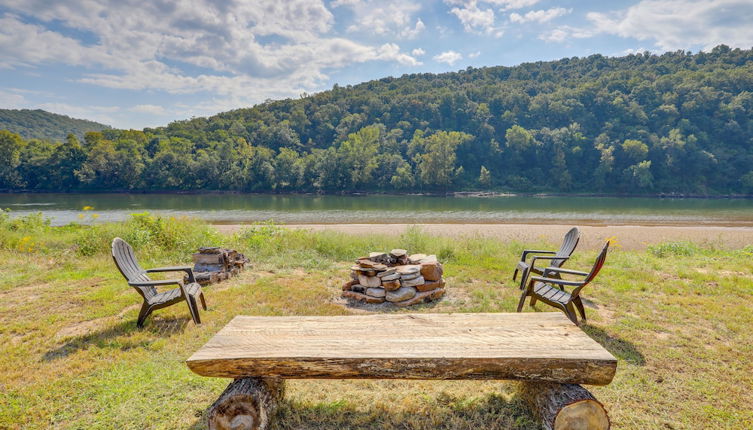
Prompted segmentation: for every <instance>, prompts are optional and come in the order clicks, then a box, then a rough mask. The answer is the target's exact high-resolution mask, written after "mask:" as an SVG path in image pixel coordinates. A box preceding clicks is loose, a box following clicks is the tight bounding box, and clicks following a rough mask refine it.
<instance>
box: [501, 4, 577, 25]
mask: <svg viewBox="0 0 753 430" xmlns="http://www.w3.org/2000/svg"><path fill="white" fill-rule="evenodd" d="M572 11H573V10H572V9H565V8H564V7H554V8H551V9H541V10H532V11H529V12H526V13H525V14H524V15H521V14H519V13H515V12H513V13H511V14H510V21H511V22H515V23H518V24H524V23H526V22H538V23H544V22H549V21H551V20H553V19H554V18H557V17H560V16H564V15H567V14H569V13H571V12H572Z"/></svg>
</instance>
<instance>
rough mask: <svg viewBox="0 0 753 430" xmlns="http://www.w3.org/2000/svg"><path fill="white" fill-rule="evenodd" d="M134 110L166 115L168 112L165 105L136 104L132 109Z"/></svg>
mask: <svg viewBox="0 0 753 430" xmlns="http://www.w3.org/2000/svg"><path fill="white" fill-rule="evenodd" d="M130 110H131V111H133V112H141V113H148V114H152V115H164V114H165V113H167V111H166V110H165V108H164V107H162V106H158V105H149V104H146V105H136V106H133V107H132V108H131V109H130Z"/></svg>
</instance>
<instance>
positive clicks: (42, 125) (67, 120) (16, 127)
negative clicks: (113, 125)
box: [0, 109, 110, 140]
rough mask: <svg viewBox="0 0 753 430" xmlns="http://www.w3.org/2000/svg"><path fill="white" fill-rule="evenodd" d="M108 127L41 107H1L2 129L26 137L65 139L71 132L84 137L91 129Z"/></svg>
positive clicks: (0, 123)
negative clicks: (44, 109) (47, 110)
mask: <svg viewBox="0 0 753 430" xmlns="http://www.w3.org/2000/svg"><path fill="white" fill-rule="evenodd" d="M106 128H110V127H109V126H107V125H104V124H100V123H98V122H94V121H87V120H85V119H75V118H71V117H69V116H66V115H58V114H56V113H52V112H46V111H43V110H41V109H35V110H31V109H0V130H9V131H12V132H13V133H17V134H18V135H20V136H21V137H23V138H24V139H50V140H63V139H65V137H66V136H68V135H69V134H74V135H76V136H78V137H84V134H86V133H87V132H89V131H100V130H104V129H106Z"/></svg>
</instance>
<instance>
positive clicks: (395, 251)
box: [390, 249, 408, 258]
mask: <svg viewBox="0 0 753 430" xmlns="http://www.w3.org/2000/svg"><path fill="white" fill-rule="evenodd" d="M406 254H408V251H406V250H404V249H393V250H392V251H390V255H391V256H393V257H395V258H400V257H402V256H404V255H406Z"/></svg>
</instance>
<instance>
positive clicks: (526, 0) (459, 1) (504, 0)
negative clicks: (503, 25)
mask: <svg viewBox="0 0 753 430" xmlns="http://www.w3.org/2000/svg"><path fill="white" fill-rule="evenodd" d="M539 1H541V0H445V1H444V2H445V3H447V4H449V5H459V6H467V5H469V4H471V3H487V4H489V5H492V6H497V7H499V8H500V10H501V11H502V12H504V11H506V10H513V9H523V8H525V7H530V6H533V5H535V4H536V3H538V2H539Z"/></svg>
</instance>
